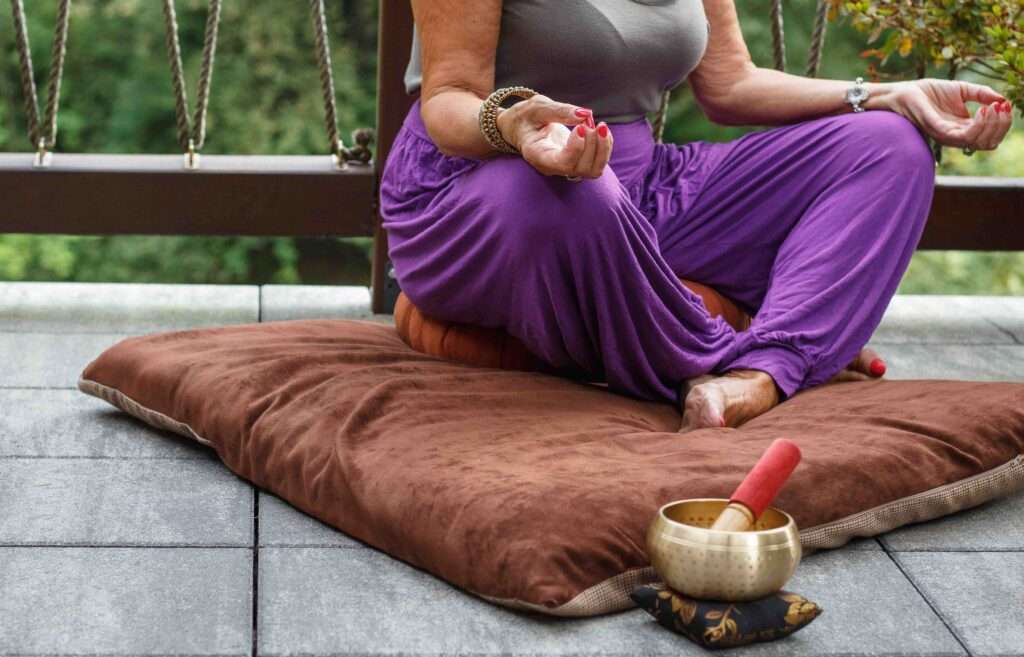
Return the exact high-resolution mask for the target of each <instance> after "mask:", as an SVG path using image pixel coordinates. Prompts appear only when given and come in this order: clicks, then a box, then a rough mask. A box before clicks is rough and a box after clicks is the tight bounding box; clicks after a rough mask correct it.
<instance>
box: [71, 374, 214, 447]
mask: <svg viewBox="0 0 1024 657" xmlns="http://www.w3.org/2000/svg"><path fill="white" fill-rule="evenodd" d="M78 389H79V390H81V391H82V392H84V393H86V394H88V395H92V396H93V397H99V398H100V399H102V400H104V401H105V402H107V403H108V404H112V405H114V406H116V407H117V408H120V409H121V410H122V411H124V412H125V413H127V414H128V415H132V416H134V417H137V418H138V419H140V420H142V421H143V422H145V423H146V424H148V425H150V426H154V427H156V428H158V429H164V430H165V431H173V432H174V433H177V434H180V435H182V436H185V437H186V438H191V439H192V440H194V441H196V442H197V443H202V444H203V445H206V446H207V447H210V448H213V443H211V442H210V441H209V440H207V439H206V438H203V437H202V436H200V435H199V434H197V433H196V432H195V431H193V430H192V427H190V426H188V425H187V424H185V423H184V422H178V421H177V420H175V419H174V418H172V417H168V416H166V415H164V414H163V413H159V412H157V411H154V410H153V409H151V408H146V407H145V406H143V405H142V404H140V403H139V402H137V401H135V400H134V399H132V398H131V397H129V396H128V395H126V394H124V393H123V392H121V391H120V390H117V389H115V388H111V387H109V386H105V385H103V384H102V383H96V382H95V381H89V380H88V379H79V380H78Z"/></svg>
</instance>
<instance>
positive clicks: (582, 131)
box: [576, 123, 587, 137]
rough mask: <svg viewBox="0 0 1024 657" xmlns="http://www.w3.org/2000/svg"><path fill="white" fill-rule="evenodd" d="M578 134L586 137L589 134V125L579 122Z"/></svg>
mask: <svg viewBox="0 0 1024 657" xmlns="http://www.w3.org/2000/svg"><path fill="white" fill-rule="evenodd" d="M576 134H578V135H579V136H580V137H586V136H587V127H586V126H585V125H583V124H582V123H581V124H579V125H578V126H576Z"/></svg>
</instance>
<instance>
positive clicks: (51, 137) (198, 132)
mask: <svg viewBox="0 0 1024 657" xmlns="http://www.w3.org/2000/svg"><path fill="white" fill-rule="evenodd" d="M222 5H223V3H222V0H209V4H208V6H207V15H206V29H205V33H204V38H203V54H202V63H201V66H200V70H199V84H198V87H197V90H196V108H195V111H194V113H193V115H192V116H191V118H190V116H189V108H188V92H187V86H186V83H185V73H184V66H183V65H182V58H181V42H180V39H179V29H178V16H177V13H176V11H175V6H174V0H163V16H164V31H165V37H166V45H167V59H168V62H169V64H170V69H171V83H172V86H173V89H174V113H175V119H176V127H177V141H178V146H179V147H180V148H181V149H182V151H183V152H184V153H185V166H186V167H187V168H189V169H195V168H197V167H198V157H199V155H198V154H199V151H200V150H202V148H203V146H204V145H205V144H206V117H207V114H208V111H209V106H210V88H211V85H212V81H213V69H214V63H215V59H216V54H217V35H218V33H219V29H220V19H221V8H222ZM70 8H71V0H59V3H58V8H57V25H56V28H55V32H54V39H53V53H52V57H51V66H50V72H49V82H48V85H47V86H48V89H47V92H48V95H47V99H46V113H45V116H44V117H43V121H42V122H40V114H39V96H38V92H37V90H36V83H35V70H34V68H33V66H32V53H31V49H30V47H29V37H28V21H27V20H26V18H25V7H24V5H23V0H11V13H12V15H13V18H14V27H15V46H16V48H17V50H18V59H19V63H20V73H21V85H22V92H23V95H24V97H25V113H26V116H27V121H26V122H27V125H28V137H29V140H30V142H31V143H32V146H33V148H36V149H38V150H37V154H36V166H45V165H46V164H48V162H49V156H50V152H51V151H52V150H53V149H54V147H55V145H56V142H57V112H58V107H59V100H60V86H61V81H62V80H63V77H64V62H65V60H66V55H67V38H68V27H69V24H70ZM310 8H311V10H312V15H313V28H314V33H315V37H316V55H317V64H318V66H319V72H320V86H321V90H322V92H323V102H324V122H325V126H326V128H327V142H328V148H329V149H330V153H331V156H332V158H333V160H334V162H335V165H336V166H338V167H339V168H345V165H346V164H347V163H348V162H350V161H356V162H359V163H361V164H368V163H370V161H371V160H372V159H373V151H372V150H371V149H370V144H371V143H372V142H373V140H374V136H375V132H374V130H373V129H372V128H359V129H357V130H354V131H353V132H352V140H353V141H354V142H355V144H356V145H355V146H354V147H352V148H348V147H346V146H345V144H344V143H343V142H342V139H341V136H340V134H339V133H338V111H337V105H336V102H335V97H334V96H335V86H334V70H333V67H332V65H331V54H330V43H329V41H328V37H327V19H326V12H325V9H324V2H323V0H310Z"/></svg>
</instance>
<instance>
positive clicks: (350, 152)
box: [309, 0, 373, 166]
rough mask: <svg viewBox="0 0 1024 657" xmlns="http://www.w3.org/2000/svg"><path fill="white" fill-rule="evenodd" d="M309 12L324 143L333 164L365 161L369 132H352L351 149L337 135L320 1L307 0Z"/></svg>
mask: <svg viewBox="0 0 1024 657" xmlns="http://www.w3.org/2000/svg"><path fill="white" fill-rule="evenodd" d="M309 7H310V11H311V13H312V15H313V31H314V34H315V36H316V55H317V65H318V66H319V68H320V90H321V92H322V95H323V99H324V125H325V127H326V128H327V143H328V148H330V152H331V155H332V156H333V158H334V162H335V164H336V165H338V166H341V165H342V164H343V163H346V162H349V161H357V162H360V163H362V164H366V163H368V162H369V161H370V158H372V157H373V153H372V151H371V150H370V142H371V141H372V140H373V132H372V130H370V129H369V128H359V129H357V130H355V131H354V132H353V133H352V141H354V142H356V145H355V146H354V147H353V148H347V147H346V146H345V144H344V143H343V142H342V141H341V136H340V135H339V134H338V109H337V105H336V104H335V100H334V96H335V93H334V66H333V65H332V64H331V47H330V42H329V41H328V38H327V14H326V11H325V10H324V0H310V3H309Z"/></svg>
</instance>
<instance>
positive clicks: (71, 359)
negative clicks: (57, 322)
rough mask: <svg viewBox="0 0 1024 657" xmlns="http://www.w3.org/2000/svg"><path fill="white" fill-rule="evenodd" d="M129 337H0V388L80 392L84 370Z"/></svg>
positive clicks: (26, 335)
mask: <svg viewBox="0 0 1024 657" xmlns="http://www.w3.org/2000/svg"><path fill="white" fill-rule="evenodd" d="M127 337H129V336H127V335H120V334H109V333H87V334H78V335H69V334H62V333H0V359H2V362H3V363H4V366H3V367H2V368H0V388H77V386H78V377H79V376H80V375H81V374H82V370H84V369H85V366H86V365H88V364H89V363H90V362H92V360H93V359H94V358H96V357H97V356H99V355H100V354H101V353H102V352H103V351H104V350H105V349H107V348H108V347H111V346H113V345H114V344H116V343H118V342H120V341H121V340H123V339H124V338H127Z"/></svg>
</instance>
